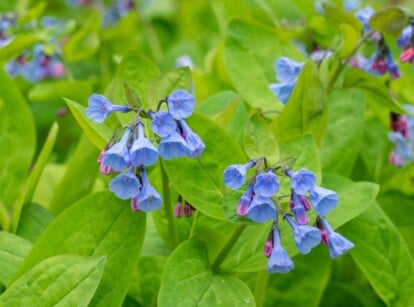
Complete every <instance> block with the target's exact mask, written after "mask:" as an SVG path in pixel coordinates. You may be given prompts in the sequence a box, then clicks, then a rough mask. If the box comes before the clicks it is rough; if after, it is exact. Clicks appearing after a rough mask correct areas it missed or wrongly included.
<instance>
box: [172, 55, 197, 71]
mask: <svg viewBox="0 0 414 307" xmlns="http://www.w3.org/2000/svg"><path fill="white" fill-rule="evenodd" d="M175 66H176V67H188V68H190V69H191V68H193V67H194V63H193V59H192V58H191V57H190V56H189V55H188V54H183V55H181V56H179V57H178V58H177V59H176V60H175Z"/></svg>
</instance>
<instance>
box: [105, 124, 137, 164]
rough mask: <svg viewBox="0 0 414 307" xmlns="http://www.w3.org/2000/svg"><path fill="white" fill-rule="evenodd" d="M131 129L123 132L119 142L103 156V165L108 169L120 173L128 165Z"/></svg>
mask: <svg viewBox="0 0 414 307" xmlns="http://www.w3.org/2000/svg"><path fill="white" fill-rule="evenodd" d="M131 132H132V127H128V128H127V129H126V130H125V133H124V135H123V136H122V138H121V140H120V141H119V142H118V143H116V144H114V145H113V146H112V147H110V148H109V149H108V150H107V151H106V152H105V155H104V156H103V160H102V161H103V163H104V164H105V165H106V166H109V167H110V168H112V169H114V170H116V171H121V170H122V169H124V168H125V167H127V166H128V165H129V162H130V158H129V148H128V143H129V137H130V136H131Z"/></svg>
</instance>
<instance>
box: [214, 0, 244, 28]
mask: <svg viewBox="0 0 414 307" xmlns="http://www.w3.org/2000/svg"><path fill="white" fill-rule="evenodd" d="M210 3H211V7H212V9H213V12H214V15H215V17H216V19H217V23H218V24H219V26H220V30H221V33H223V34H224V33H225V31H226V29H227V26H228V25H229V23H230V22H231V21H232V20H233V19H235V18H240V19H245V20H249V19H250V11H249V6H248V5H247V3H246V2H245V1H239V2H238V4H237V5H234V2H233V1H232V0H213V1H211V2H210Z"/></svg>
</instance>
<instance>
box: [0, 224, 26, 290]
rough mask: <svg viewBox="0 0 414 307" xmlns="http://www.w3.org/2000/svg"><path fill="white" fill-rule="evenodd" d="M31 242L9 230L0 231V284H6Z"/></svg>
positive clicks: (20, 262)
mask: <svg viewBox="0 0 414 307" xmlns="http://www.w3.org/2000/svg"><path fill="white" fill-rule="evenodd" d="M31 248H32V244H31V243H30V242H29V241H26V240H25V239H23V238H21V237H18V236H16V235H14V234H11V233H9V232H5V231H0V284H2V285H3V286H8V285H9V283H10V281H11V280H12V278H13V276H14V274H15V273H16V271H17V269H18V268H19V267H20V265H21V264H22V262H23V259H24V258H25V257H26V255H27V254H28V253H29V251H30V249H31Z"/></svg>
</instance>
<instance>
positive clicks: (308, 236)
mask: <svg viewBox="0 0 414 307" xmlns="http://www.w3.org/2000/svg"><path fill="white" fill-rule="evenodd" d="M284 218H285V220H286V221H287V222H288V223H289V225H290V227H291V228H292V229H293V237H294V239H295V243H296V247H297V248H298V250H299V251H300V252H301V253H302V254H308V253H309V252H310V251H311V249H312V248H314V247H315V246H317V245H318V244H319V243H320V242H321V231H320V230H319V229H318V228H316V227H312V226H307V225H298V224H297V223H296V222H295V221H294V220H292V218H291V217H290V216H288V215H284Z"/></svg>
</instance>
